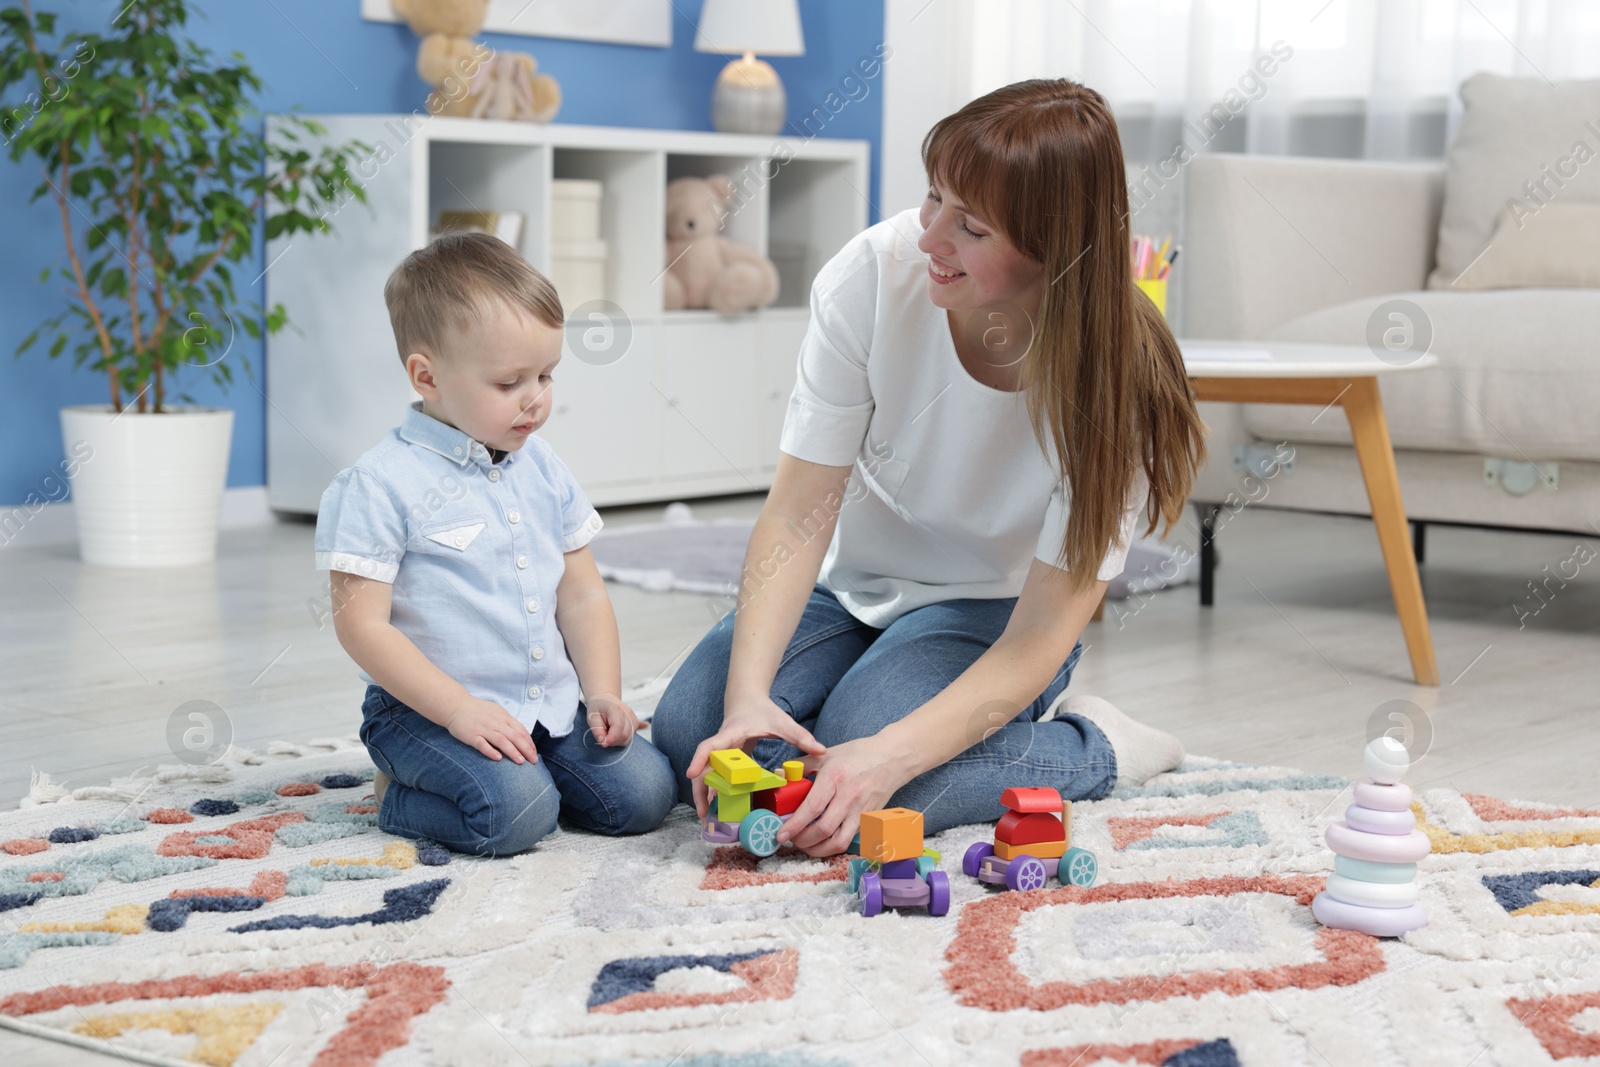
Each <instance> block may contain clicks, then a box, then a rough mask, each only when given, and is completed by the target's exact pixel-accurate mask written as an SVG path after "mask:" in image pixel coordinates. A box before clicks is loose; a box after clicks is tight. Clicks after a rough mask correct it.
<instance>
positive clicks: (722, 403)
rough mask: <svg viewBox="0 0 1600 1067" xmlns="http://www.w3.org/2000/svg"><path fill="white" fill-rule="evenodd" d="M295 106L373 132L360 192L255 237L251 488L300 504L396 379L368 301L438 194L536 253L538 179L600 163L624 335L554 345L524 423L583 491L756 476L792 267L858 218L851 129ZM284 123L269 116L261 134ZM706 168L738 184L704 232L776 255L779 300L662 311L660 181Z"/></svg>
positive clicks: (801, 304)
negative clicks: (502, 215) (257, 380)
mask: <svg viewBox="0 0 1600 1067" xmlns="http://www.w3.org/2000/svg"><path fill="white" fill-rule="evenodd" d="M312 117H313V118H315V119H316V120H317V121H319V122H320V123H322V124H323V125H324V126H325V127H327V130H328V137H329V139H330V140H332V141H335V142H339V141H345V140H348V139H352V138H353V139H358V140H361V141H364V142H366V143H367V144H368V145H371V146H372V147H373V149H374V151H373V153H372V156H371V158H370V159H369V160H368V161H367V162H366V163H365V164H363V165H362V166H361V167H358V168H357V171H356V174H357V177H358V178H359V179H360V180H361V181H362V182H363V185H364V187H365V190H366V193H367V197H368V199H369V201H370V209H369V207H363V206H362V205H361V204H358V203H354V202H351V203H348V204H346V205H344V206H342V207H341V208H340V209H339V210H338V212H337V213H336V214H334V215H332V216H330V222H331V223H332V225H333V232H332V233H331V234H324V235H319V236H317V237H314V238H307V237H304V236H298V237H295V238H292V239H283V238H279V239H277V240H275V241H272V242H270V244H269V246H268V248H267V263H268V269H267V273H266V300H267V304H268V306H271V305H273V304H280V303H281V304H283V305H284V307H285V309H286V310H287V311H288V313H289V320H290V323H291V326H290V327H289V328H288V329H286V330H284V331H282V332H281V333H279V334H277V335H275V336H273V337H270V338H269V339H268V341H267V357H266V382H267V390H266V395H267V400H268V405H267V497H268V502H269V503H270V505H271V506H272V507H273V508H274V509H275V510H278V511H283V512H291V513H295V512H297V513H307V514H309V513H314V512H315V511H316V509H317V503H318V501H319V500H320V499H321V496H322V491H323V490H324V489H325V488H326V487H327V485H328V482H329V481H330V480H331V479H332V478H333V476H334V474H336V473H337V472H338V471H339V470H341V469H343V468H344V467H347V466H349V465H350V464H352V463H354V462H355V460H356V459H357V458H358V457H359V456H360V455H361V453H362V452H364V451H366V450H367V449H368V448H370V447H371V446H372V445H374V444H376V443H377V442H378V440H379V439H380V438H381V437H382V436H383V434H384V433H385V432H386V431H388V430H389V429H391V428H392V427H394V426H396V425H397V424H398V423H399V422H400V419H401V418H402V416H403V415H404V413H405V407H406V405H407V404H409V403H411V402H412V401H413V400H415V399H416V395H415V394H414V393H413V392H412V391H411V388H410V385H409V383H408V382H407V380H406V377H405V372H404V370H403V369H402V367H401V363H400V357H399V354H398V353H397V352H396V350H395V347H394V340H393V333H392V331H391V330H390V327H389V316H388V312H387V310H386V309H385V307H384V302H383V283H384V280H385V279H386V278H387V277H388V275H389V272H390V271H391V270H393V269H394V267H395V265H396V264H398V263H399V262H400V260H401V259H403V258H404V257H405V256H406V255H407V254H408V253H409V252H411V251H412V250H414V249H416V248H420V247H422V246H423V245H424V244H425V243H426V242H427V240H428V235H429V233H430V227H431V225H432V224H433V223H434V222H436V221H437V219H438V216H439V213H440V212H441V211H446V210H455V209H465V210H480V211H491V210H496V211H520V212H522V213H523V215H524V226H523V236H522V242H521V251H522V254H523V255H524V256H526V257H527V259H528V261H529V262H531V263H532V264H533V265H534V266H536V267H538V268H540V269H541V270H546V271H548V269H549V264H550V229H551V227H550V214H551V210H552V205H551V196H550V190H551V184H550V183H551V181H552V179H555V178H589V179H597V180H599V181H600V182H602V183H603V187H604V194H603V197H602V200H601V237H602V238H604V240H605V241H606V242H607V246H608V250H609V256H608V259H607V262H606V286H607V298H608V299H609V300H610V301H612V302H613V303H615V304H617V305H618V306H619V307H621V308H622V309H623V311H624V313H625V314H626V315H627V317H628V319H629V321H630V324H631V329H632V341H631V344H630V345H629V347H628V349H627V351H626V353H625V354H624V355H623V356H622V358H620V359H617V360H616V361H614V362H610V363H607V364H605V365H597V364H594V363H585V362H583V361H582V360H580V359H579V358H578V357H577V356H576V355H575V354H574V353H573V351H572V350H571V348H570V347H569V348H568V350H567V351H566V353H565V354H564V355H563V358H562V361H561V366H560V367H559V368H558V369H557V371H556V383H555V410H554V412H553V413H552V415H551V417H550V420H549V422H548V423H546V425H545V426H544V428H543V429H542V430H540V434H541V435H542V436H543V437H544V438H545V439H546V440H548V441H549V442H550V443H551V445H552V446H553V447H554V448H555V450H556V452H557V453H558V454H559V455H560V456H561V457H562V459H563V460H565V461H566V463H567V465H568V466H569V467H571V468H572V471H573V473H574V475H576V477H577V478H578V480H579V482H580V483H581V484H582V485H583V487H584V489H585V491H586V492H588V494H589V496H590V498H591V499H592V500H594V502H595V503H596V504H629V503H643V502H647V501H656V500H672V499H681V498H686V497H696V496H708V495H714V494H718V493H734V492H749V491H752V490H759V489H765V488H767V487H768V486H769V485H770V484H771V482H772V474H773V471H774V470H775V469H776V466H777V459H778V438H779V433H780V431H781V429H782V425H783V415H784V411H785V409H786V408H787V405H788V398H789V392H790V390H791V389H792V388H793V385H794V374H795V357H796V355H797V353H798V351H799V346H800V341H801V338H802V337H803V336H804V334H805V330H806V324H807V322H808V320H809V318H810V311H809V308H808V299H809V295H810V287H811V279H812V277H814V276H815V274H816V272H817V270H818V269H819V268H820V267H821V266H822V265H823V264H824V263H825V262H827V260H828V259H829V258H830V257H831V256H832V255H833V254H834V253H835V252H837V251H838V250H839V249H840V248H841V247H842V246H843V245H844V243H845V242H846V241H848V240H849V239H850V238H851V237H852V236H854V235H855V234H857V233H859V232H860V231H861V230H863V229H865V228H866V226H867V217H868V216H867V206H868V204H867V196H866V193H867V188H868V185H867V183H868V149H869V145H868V143H867V142H865V141H845V140H820V139H810V140H808V139H799V138H777V139H774V138H764V137H748V136H738V135H730V134H716V133H694V132H686V131H671V130H634V129H618V128H613V127H602V126H562V125H551V126H536V125H530V124H526V123H515V122H488V121H482V120H474V119H456V118H441V117H423V116H400V115H317V116H312ZM283 130H284V128H283V127H282V126H281V124H280V123H279V122H278V121H277V120H276V119H272V118H269V120H268V132H269V136H271V137H273V138H274V139H278V138H281V137H282V136H283ZM719 173H720V174H727V175H729V176H730V177H731V178H733V179H734V182H735V184H736V186H737V187H738V188H739V192H738V194H737V195H736V197H735V205H736V207H735V210H734V211H733V212H732V213H731V214H730V215H729V217H728V220H727V222H726V224H725V227H724V231H723V232H724V235H725V236H727V237H729V238H731V239H733V240H735V241H738V242H740V243H742V244H746V245H749V246H750V247H753V248H757V249H759V250H761V251H762V252H763V253H767V254H769V255H772V256H773V257H774V260H775V262H777V264H778V267H779V276H780V281H781V288H780V291H779V294H778V299H777V301H776V302H775V303H774V305H773V306H772V307H769V308H763V309H761V310H759V311H754V312H750V313H748V314H743V315H735V316H723V315H719V314H717V313H715V312H711V311H663V310H662V307H661V276H662V274H663V268H664V267H665V264H666V255H665V241H666V238H665V219H666V198H665V194H666V184H667V182H668V181H669V180H671V179H673V178H677V177H680V176H683V175H698V176H705V175H710V174H719ZM567 310H568V312H569V313H571V312H572V311H573V310H574V309H572V308H570V307H569V308H568V309H567Z"/></svg>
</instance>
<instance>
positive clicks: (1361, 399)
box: [1179, 341, 1439, 685]
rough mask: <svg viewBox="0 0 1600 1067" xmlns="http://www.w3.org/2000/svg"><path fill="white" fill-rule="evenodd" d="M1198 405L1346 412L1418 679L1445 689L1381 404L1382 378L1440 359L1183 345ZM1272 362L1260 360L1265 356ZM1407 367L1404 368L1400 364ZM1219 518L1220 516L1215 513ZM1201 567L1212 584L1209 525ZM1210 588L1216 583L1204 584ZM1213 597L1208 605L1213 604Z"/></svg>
mask: <svg viewBox="0 0 1600 1067" xmlns="http://www.w3.org/2000/svg"><path fill="white" fill-rule="evenodd" d="M1179 347H1180V348H1181V349H1182V351H1183V361H1184V367H1185V369H1186V370H1187V371H1188V372H1189V381H1190V384H1191V385H1192V386H1193V387H1194V396H1195V399H1196V400H1216V401H1223V402H1230V403H1243V404H1316V405H1319V406H1322V407H1329V406H1333V405H1338V406H1339V407H1341V408H1343V409H1344V414H1345V418H1347V419H1348V420H1349V421H1350V434H1351V436H1352V437H1353V438H1354V440H1355V450H1356V459H1357V460H1358V461H1359V462H1360V464H1361V477H1362V479H1363V480H1364V481H1365V482H1366V486H1367V501H1368V502H1369V503H1370V504H1371V506H1372V524H1373V526H1374V527H1375V528H1376V529H1377V531H1378V544H1379V545H1380V546H1381V547H1382V549H1383V562H1384V565H1385V566H1386V567H1387V568H1388V571H1389V587H1390V588H1391V589H1392V590H1393V591H1394V606H1395V611H1396V612H1397V613H1398V614H1399V616H1400V629H1401V631H1402V632H1403V633H1404V634H1405V639H1406V648H1407V650H1408V651H1409V652H1410V654H1411V673H1412V675H1413V676H1414V677H1415V678H1416V681H1417V684H1418V685H1438V684H1439V668H1438V665H1437V664H1436V663H1435V662H1434V657H1433V637H1432V635H1431V634H1430V633H1429V631H1428V609H1427V606H1426V605H1425V604H1424V603H1423V600H1422V581H1421V579H1420V578H1419V577H1418V576H1417V561H1416V557H1415V556H1414V555H1413V554H1412V548H1411V544H1410V538H1409V533H1408V526H1407V522H1406V511H1405V505H1404V504H1403V503H1402V502H1401V500H1400V479H1399V476H1398V475H1397V474H1396V473H1395V467H1394V449H1393V447H1392V446H1391V445H1390V443H1389V424H1388V423H1387V422H1385V421H1384V417H1383V401H1382V400H1381V399H1380V398H1379V396H1378V377H1379V375H1384V374H1401V373H1406V372H1409V371H1416V370H1423V369H1426V368H1428V367H1433V366H1436V365H1437V364H1438V362H1439V357H1437V356H1434V355H1431V354H1424V355H1422V356H1410V355H1407V354H1404V353H1399V354H1397V355H1396V357H1395V358H1396V360H1397V362H1389V361H1387V360H1384V359H1379V358H1378V356H1377V355H1375V354H1374V353H1373V352H1372V351H1371V350H1370V349H1367V348H1362V347H1357V346H1349V345H1315V344H1289V343H1278V342H1270V341H1263V342H1248V341H1230V342H1224V341H1179ZM1263 355H1264V356H1266V357H1267V358H1260V357H1262V356H1263ZM1401 359H1404V360H1408V361H1407V362H1398V361H1399V360H1401ZM1213 514H1215V513H1214V512H1213ZM1201 537H1202V545H1201V556H1202V560H1201V567H1202V571H1203V573H1204V575H1205V578H1207V579H1209V577H1210V573H1209V571H1210V567H1209V564H1210V562H1211V561H1210V559H1209V558H1207V557H1208V556H1209V554H1210V550H1211V544H1210V540H1211V529H1210V522H1209V521H1206V522H1202V523H1201ZM1204 584H1205V585H1209V581H1207V582H1205V583H1204ZM1209 592H1210V590H1209V589H1206V588H1203V589H1202V598H1201V602H1202V603H1204V604H1209V603H1210V599H1211V598H1210V596H1209V595H1208V594H1209Z"/></svg>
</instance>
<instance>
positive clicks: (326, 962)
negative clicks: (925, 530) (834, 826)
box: [0, 744, 1600, 1067]
mask: <svg viewBox="0 0 1600 1067" xmlns="http://www.w3.org/2000/svg"><path fill="white" fill-rule="evenodd" d="M277 747H278V748H280V749H281V750H282V751H283V753H284V754H280V755H278V756H275V757H271V758H262V759H258V760H257V762H255V763H253V764H248V765H244V764H236V765H233V766H231V767H229V768H228V769H227V772H226V774H225V775H224V774H221V773H214V774H213V775H212V776H213V777H214V778H219V779H220V778H223V777H224V776H225V777H226V780H214V781H189V780H184V779H183V777H182V776H181V774H179V775H173V776H169V777H172V778H173V780H170V781H166V782H165V783H163V784H160V785H154V786H147V787H146V788H145V789H144V790H143V794H142V795H138V796H133V797H129V796H126V795H118V794H117V791H115V790H109V791H106V793H107V795H105V796H101V797H98V798H97V797H95V796H92V795H91V796H86V797H84V798H83V799H68V800H63V801H60V802H56V803H44V804H37V805H35V806H33V807H30V808H25V809H23V810H20V811H16V812H11V813H6V814H4V815H0V841H3V848H4V852H3V853H0V909H3V911H0V924H3V926H0V1024H3V1025H7V1026H11V1027H14V1028H17V1029H22V1030H26V1031H28V1032H32V1033H37V1034H44V1035H48V1036H50V1037H51V1038H52V1039H55V1040H62V1041H69V1042H75V1043H79V1044H84V1045H87V1046H91V1047H95V1048H99V1049H103V1050H108V1051H112V1052H114V1053H116V1054H119V1055H120V1056H122V1057H123V1058H124V1059H126V1060H128V1061H132V1062H142V1063H154V1064H179V1063H204V1064H212V1065H219V1067H222V1065H237V1067H268V1065H275V1067H296V1065H301V1064H317V1065H325V1067H346V1065H356V1064H374V1063H378V1062H381V1063H383V1064H384V1065H398V1064H445V1065H450V1064H460V1065H473V1067H478V1065H484V1064H528V1065H530V1067H547V1065H566V1064H595V1063H603V1064H606V1065H608V1067H622V1065H632V1067H643V1065H652V1067H667V1065H669V1064H670V1065H673V1067H803V1065H819V1064H820V1065H828V1067H838V1065H844V1064H887V1063H895V1064H900V1065H910V1064H924V1063H926V1064H929V1065H936V1067H943V1065H945V1064H957V1063H974V1062H983V1063H986V1064H1021V1065H1025V1067H1067V1065H1075V1067H1089V1065H1091V1064H1107V1063H1117V1064H1127V1063H1133V1064H1167V1065H1183V1067H1196V1065H1207V1067H1222V1065H1230V1064H1244V1065H1251V1067H1255V1065H1263V1067H1284V1065H1300V1064H1306V1065H1318V1067H1323V1065H1329V1064H1331V1065H1339V1067H1342V1065H1347V1064H1348V1065H1360V1067H1378V1065H1385V1064H1435V1063H1437V1064H1452V1065H1458V1067H1465V1065H1467V1064H1473V1065H1474V1067H1491V1065H1504V1067H1529V1065H1539V1064H1560V1065H1562V1067H1573V1065H1576V1064H1582V1063H1600V962H1597V960H1596V951H1597V948H1600V811H1593V810H1563V809H1556V808H1550V807H1547V806H1541V805H1535V804H1513V803H1507V802H1503V801H1498V800H1493V799H1490V798H1487V797H1480V796H1472V795H1462V794H1458V793H1455V792H1452V791H1445V790H1438V791H1428V792H1425V793H1423V794H1422V795H1421V796H1420V797H1419V798H1418V803H1417V811H1418V814H1419V816H1420V818H1421V820H1422V824H1423V826H1424V827H1425V829H1426V832H1427V833H1428V835H1429V836H1430V837H1431V838H1432V841H1433V854H1432V855H1431V856H1430V857H1428V859H1427V860H1425V861H1424V863H1423V864H1422V868H1421V871H1422V873H1421V876H1420V883H1421V892H1422V900H1423V902H1424V903H1425V904H1426V906H1427V907H1428V908H1429V910H1430V912H1431V913H1432V922H1431V924H1430V925H1429V926H1427V927H1426V928H1425V929H1422V930H1420V931H1417V932H1415V933H1413V934H1409V935H1407V936H1406V937H1405V938H1404V939H1402V940H1398V941H1379V940H1376V939H1373V938H1370V937H1366V936H1364V935H1360V934H1353V933H1346V932H1341V931H1333V930H1325V929H1322V928H1320V927H1318V926H1317V925H1316V924H1315V923H1314V922H1313V920H1312V917H1311V911H1310V907H1309V905H1310V902H1311V898H1312V896H1313V895H1314V894H1315V893H1316V892H1317V891H1318V889H1320V888H1321V886H1322V883H1323V879H1324V877H1325V875H1326V874H1327V873H1328V872H1329V871H1330V870H1331V866H1332V858H1331V856H1330V854H1329V852H1328V851H1327V849H1326V848H1325V847H1324V844H1323V842H1322V839H1321V831H1322V828H1323V827H1325V826H1326V825H1327V824H1328V823H1329V822H1331V821H1333V820H1334V819H1336V818H1338V817H1339V816H1340V814H1341V812H1342V810H1343V807H1344V805H1345V804H1348V803H1349V792H1348V790H1347V783H1346V781H1345V780H1343V779H1337V778H1327V777H1317V776H1311V775H1306V774H1301V773H1297V772H1295V771H1290V770H1283V769H1276V768H1267V767H1252V766H1241V765H1236V764H1229V763H1223V762H1219V761H1215V760H1206V759H1191V760H1190V761H1189V762H1187V763H1186V764H1185V765H1184V766H1183V767H1182V768H1180V769H1179V770H1178V771H1175V772H1173V773H1171V774H1167V775H1163V776H1162V777H1160V778H1158V779H1156V780H1154V781H1153V782H1151V783H1150V784H1149V785H1147V786H1145V787H1144V788H1140V789H1124V790H1121V791H1119V793H1118V794H1117V795H1116V796H1115V797H1113V798H1112V799H1108V800H1105V801H1100V802H1097V803H1085V804H1079V805H1077V806H1076V808H1075V827H1074V830H1075V833H1074V838H1075V842H1074V843H1075V844H1079V845H1082V846H1084V847H1087V848H1090V849H1092V850H1093V851H1094V852H1095V853H1096V854H1097V855H1098V857H1099V860H1100V880H1099V882H1098V883H1097V884H1096V885H1094V886H1093V887H1090V888H1075V887H1068V888H1061V887H1055V884H1054V883H1052V885H1051V887H1047V888H1045V889H1041V890H1036V891H1033V892H1030V893H1006V892H999V891H993V890H988V889H985V888H983V887H980V886H979V885H977V884H976V883H974V882H973V881H972V880H970V879H968V878H965V877H963V876H962V875H961V874H960V856H961V853H962V852H963V851H964V850H965V848H966V847H967V845H969V844H970V843H972V842H974V841H978V840H984V839H987V838H988V837H989V836H990V833H991V831H992V828H990V827H984V826H973V827H964V828H959V829H956V830H952V831H949V832H947V833H945V834H942V835H939V836H938V837H937V838H934V839H931V840H930V842H929V843H930V844H931V845H932V846H933V847H934V848H937V849H940V850H941V851H942V852H943V854H944V856H945V863H944V867H945V869H946V870H948V871H950V872H951V882H952V897H953V904H952V907H951V911H950V914H949V916H948V917H946V918H942V919H934V918H930V917H928V916H927V915H925V914H919V913H911V912H907V913H889V914H884V915H881V916H878V917H876V918H872V919H866V918H862V917H861V916H860V915H859V914H858V913H857V912H856V910H855V906H854V898H853V896H851V895H850V894H847V893H846V891H845V888H844V885H843V881H844V877H845V871H844V865H843V863H842V862H840V861H838V860H834V861H826V862H824V861H814V860H810V859H808V858H806V857H803V856H782V855H780V856H776V857H773V858H772V859H769V860H763V861H760V862H759V863H757V862H754V861H753V860H751V859H750V858H749V857H748V856H746V855H745V854H743V853H742V852H740V851H738V850H737V849H730V848H714V847H712V846H710V845H707V844H705V843H704V842H702V841H701V840H700V839H699V837H698V835H697V833H696V829H697V828H696V826H695V824H694V821H693V819H692V815H691V814H690V813H688V812H687V809H682V808H680V809H679V811H678V813H677V814H676V815H675V817H674V818H673V819H672V820H671V821H669V823H668V824H667V825H666V826H665V827H664V828H663V829H662V830H660V831H658V832H656V833H654V834H650V835H647V836H645V837H642V838H634V839H627V840H615V841H614V840H604V839H600V838H597V837H593V836H590V835H585V834H581V833H568V832H561V833H558V834H556V835H555V836H553V837H552V838H551V839H549V840H548V841H547V842H546V843H545V844H543V845H541V846H540V847H539V848H538V849H536V850H534V851H532V852H529V853H526V854H524V855H522V856H519V857H515V858H512V859H503V860H476V859H471V858H465V857H461V856H454V855H450V854H447V853H444V852H443V851H442V850H439V849H437V848H433V847H428V846H423V847H421V848H418V847H417V846H415V845H413V844H411V843H409V842H405V841H401V840H398V839H395V838H391V837H389V836H388V835H385V834H382V833H380V832H379V831H378V830H377V829H376V828H375V827H374V825H373V823H374V819H375V816H374V814H373V810H372V805H371V804H370V803H368V802H365V801H366V797H367V795H368V792H369V788H370V787H369V786H368V782H367V780H368V779H369V778H370V776H371V773H372V769H371V766H370V764H369V763H368V762H367V760H366V757H365V755H364V753H363V752H362V751H361V750H360V748H359V747H333V746H331V745H329V744H324V745H323V746H322V747H321V748H320V749H319V748H314V747H305V748H295V747H294V746H277ZM125 792H131V791H125Z"/></svg>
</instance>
